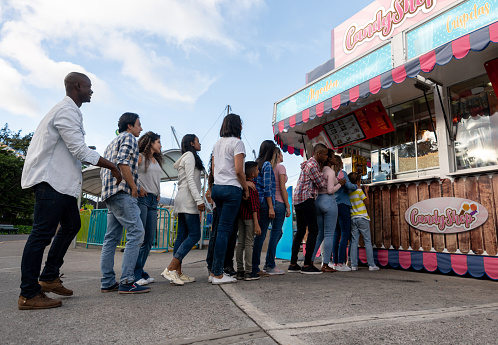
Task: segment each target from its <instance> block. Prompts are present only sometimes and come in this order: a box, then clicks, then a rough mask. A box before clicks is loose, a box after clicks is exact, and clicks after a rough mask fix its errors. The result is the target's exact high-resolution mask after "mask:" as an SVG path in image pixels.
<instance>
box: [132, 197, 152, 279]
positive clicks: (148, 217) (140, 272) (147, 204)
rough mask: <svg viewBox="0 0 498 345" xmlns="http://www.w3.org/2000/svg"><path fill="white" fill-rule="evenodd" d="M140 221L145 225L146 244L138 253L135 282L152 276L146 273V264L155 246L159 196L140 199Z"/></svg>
mask: <svg viewBox="0 0 498 345" xmlns="http://www.w3.org/2000/svg"><path fill="white" fill-rule="evenodd" d="M138 208H139V209H140V219H141V220H142V224H143V225H144V230H145V235H144V242H143V243H142V245H141V246H140V251H139V252H138V259H137V264H136V266H135V272H134V274H135V280H136V281H137V280H140V279H142V278H143V279H149V278H150V276H149V274H148V273H147V272H145V271H144V266H145V262H146V261H147V258H148V257H149V253H150V249H151V248H152V246H153V244H154V240H155V238H156V230H157V195H155V194H152V193H148V194H147V196H144V197H139V198H138Z"/></svg>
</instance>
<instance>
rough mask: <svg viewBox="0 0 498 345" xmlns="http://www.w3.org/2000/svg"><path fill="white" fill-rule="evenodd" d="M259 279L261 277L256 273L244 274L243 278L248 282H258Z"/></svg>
mask: <svg viewBox="0 0 498 345" xmlns="http://www.w3.org/2000/svg"><path fill="white" fill-rule="evenodd" d="M259 278H261V276H260V275H259V274H258V273H252V272H251V273H246V274H245V276H244V280H247V281H250V280H258V279H259Z"/></svg>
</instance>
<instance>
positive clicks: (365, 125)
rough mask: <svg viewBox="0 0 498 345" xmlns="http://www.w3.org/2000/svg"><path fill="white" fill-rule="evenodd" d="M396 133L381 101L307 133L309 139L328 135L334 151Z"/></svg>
mask: <svg viewBox="0 0 498 345" xmlns="http://www.w3.org/2000/svg"><path fill="white" fill-rule="evenodd" d="M393 131H394V127H393V125H392V123H391V120H390V119H389V116H388V115H387V112H386V109H385V108H384V106H383V105H382V102H381V101H376V102H373V103H370V104H369V105H367V106H365V107H363V108H359V109H356V110H355V111H353V112H351V113H349V114H346V115H344V116H341V117H339V118H337V119H334V120H332V121H330V122H327V123H325V124H323V125H319V126H316V127H314V128H312V129H310V130H309V131H307V132H306V134H307V135H308V138H309V139H310V140H313V139H314V138H316V137H318V136H320V135H323V133H326V134H327V136H328V137H329V139H330V143H331V145H332V148H333V149H338V148H341V147H345V146H348V145H351V144H354V143H356V142H359V141H363V140H367V139H370V138H374V137H377V136H379V135H383V134H386V133H390V132H393Z"/></svg>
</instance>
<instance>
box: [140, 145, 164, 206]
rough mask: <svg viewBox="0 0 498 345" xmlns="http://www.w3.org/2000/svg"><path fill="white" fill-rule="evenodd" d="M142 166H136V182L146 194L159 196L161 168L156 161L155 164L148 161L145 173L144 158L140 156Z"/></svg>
mask: <svg viewBox="0 0 498 345" xmlns="http://www.w3.org/2000/svg"><path fill="white" fill-rule="evenodd" d="M140 156H141V157H142V164H140V165H139V166H138V181H139V182H140V188H143V189H145V191H146V192H147V193H152V194H154V195H156V196H157V195H160V194H161V187H160V182H161V171H162V170H161V167H160V166H159V163H158V162H157V161H156V162H155V163H153V162H152V160H151V161H150V164H149V167H148V168H147V172H145V158H144V156H143V155H142V154H140Z"/></svg>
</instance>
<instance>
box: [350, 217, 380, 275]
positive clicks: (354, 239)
mask: <svg viewBox="0 0 498 345" xmlns="http://www.w3.org/2000/svg"><path fill="white" fill-rule="evenodd" d="M360 233H361V234H362V235H363V241H364V242H365V250H366V252H367V262H368V266H375V261H374V257H373V249H372V239H371V237H370V236H371V235H370V221H369V220H368V219H366V218H363V217H354V218H352V219H351V266H353V267H358V243H359V242H360Z"/></svg>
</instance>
